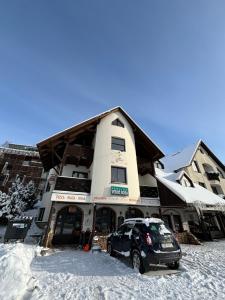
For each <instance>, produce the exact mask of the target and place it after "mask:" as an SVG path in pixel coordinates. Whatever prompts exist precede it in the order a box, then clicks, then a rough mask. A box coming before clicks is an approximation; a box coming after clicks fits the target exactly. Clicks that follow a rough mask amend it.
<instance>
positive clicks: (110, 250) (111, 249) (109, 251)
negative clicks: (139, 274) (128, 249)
mask: <svg viewBox="0 0 225 300" xmlns="http://www.w3.org/2000/svg"><path fill="white" fill-rule="evenodd" d="M107 252H108V253H109V255H110V256H114V255H115V254H114V251H113V248H112V244H111V243H108V245H107Z"/></svg>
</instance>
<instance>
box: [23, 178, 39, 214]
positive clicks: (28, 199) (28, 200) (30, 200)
mask: <svg viewBox="0 0 225 300" xmlns="http://www.w3.org/2000/svg"><path fill="white" fill-rule="evenodd" d="M35 192H36V189H35V185H34V183H33V181H32V180H31V181H29V182H28V184H27V185H26V186H25V190H24V202H25V204H26V209H31V208H33V207H34V205H35V203H36V202H37V199H36V197H35Z"/></svg>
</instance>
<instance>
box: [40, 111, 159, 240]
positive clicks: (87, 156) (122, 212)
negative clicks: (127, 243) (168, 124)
mask: <svg viewBox="0 0 225 300" xmlns="http://www.w3.org/2000/svg"><path fill="white" fill-rule="evenodd" d="M37 146H38V150H39V153H40V158H41V161H42V164H43V166H44V170H45V171H46V172H49V176H48V181H47V184H46V188H45V192H44V195H43V199H42V203H43V205H42V207H41V208H40V211H39V216H38V221H39V222H40V223H42V224H43V225H44V224H47V230H46V236H45V244H46V245H51V244H62V243H66V244H68V243H76V242H77V243H78V241H79V240H80V237H81V234H82V233H84V232H87V231H92V230H96V231H97V232H98V233H99V234H107V233H109V232H111V231H112V230H114V229H116V228H117V227H118V226H119V225H120V224H121V223H122V222H123V220H124V218H128V217H148V216H149V217H150V216H159V214H160V201H159V196H158V189H157V181H156V179H155V177H154V176H155V171H154V162H155V161H157V160H159V159H160V158H162V157H163V153H162V151H161V150H160V149H159V147H158V146H157V145H156V144H155V143H154V142H153V141H152V140H151V139H150V138H149V137H148V136H147V135H146V134H145V133H144V131H143V130H142V129H141V128H140V127H139V126H138V125H137V124H136V123H135V122H134V121H133V120H132V119H131V117H130V116H129V115H128V114H127V113H126V112H125V111H124V110H123V109H122V108H120V107H117V108H114V109H111V110H109V111H107V112H104V113H102V114H100V115H98V116H96V117H93V118H91V119H89V120H87V121H84V122H82V123H80V124H78V125H76V126H73V127H71V128H69V129H66V130H64V131H62V132H60V133H58V134H55V135H53V136H51V137H49V138H48V139H46V140H44V141H42V142H40V143H38V145H37Z"/></svg>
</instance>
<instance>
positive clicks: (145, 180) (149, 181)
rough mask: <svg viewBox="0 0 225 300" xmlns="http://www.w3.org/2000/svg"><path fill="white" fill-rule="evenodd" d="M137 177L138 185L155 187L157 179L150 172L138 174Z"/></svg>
mask: <svg viewBox="0 0 225 300" xmlns="http://www.w3.org/2000/svg"><path fill="white" fill-rule="evenodd" d="M138 177H139V184H140V186H142V185H147V186H154V187H157V181H156V179H155V178H154V177H153V176H152V175H151V174H146V175H143V176H141V175H139V176H138Z"/></svg>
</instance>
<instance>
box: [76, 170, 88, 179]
mask: <svg viewBox="0 0 225 300" xmlns="http://www.w3.org/2000/svg"><path fill="white" fill-rule="evenodd" d="M72 177H76V178H82V179H84V178H85V179H87V178H88V173H86V172H78V171H73V173H72Z"/></svg>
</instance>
